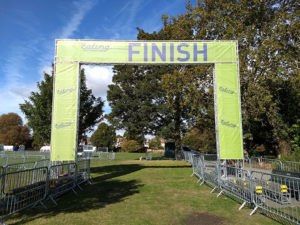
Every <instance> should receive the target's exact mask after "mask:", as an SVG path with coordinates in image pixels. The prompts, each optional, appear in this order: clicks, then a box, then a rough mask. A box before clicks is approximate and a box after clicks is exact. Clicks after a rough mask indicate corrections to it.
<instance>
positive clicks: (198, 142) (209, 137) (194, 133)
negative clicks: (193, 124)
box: [182, 128, 216, 153]
mask: <svg viewBox="0 0 300 225" xmlns="http://www.w3.org/2000/svg"><path fill="white" fill-rule="evenodd" d="M215 136H216V135H215V133H212V132H209V130H208V129H204V130H202V131H201V130H199V129H198V128H193V129H192V130H191V131H189V132H188V133H186V135H185V136H184V137H183V138H182V145H186V146H189V147H191V148H192V149H194V150H197V151H200V152H201V153H215V152H216V151H215V149H216V143H215Z"/></svg>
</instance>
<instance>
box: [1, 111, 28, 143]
mask: <svg viewBox="0 0 300 225" xmlns="http://www.w3.org/2000/svg"><path fill="white" fill-rule="evenodd" d="M29 139H30V134H29V128H28V127H27V126H23V121H22V118H21V117H20V116H19V115H18V114H16V113H8V114H2V115H1V116H0V143H2V144H5V145H25V144H26V143H27V141H28V140H29Z"/></svg>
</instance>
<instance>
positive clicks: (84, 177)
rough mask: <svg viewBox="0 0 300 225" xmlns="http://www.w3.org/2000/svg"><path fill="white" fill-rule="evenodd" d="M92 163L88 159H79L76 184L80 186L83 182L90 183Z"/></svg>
mask: <svg viewBox="0 0 300 225" xmlns="http://www.w3.org/2000/svg"><path fill="white" fill-rule="evenodd" d="M90 164H91V161H90V160H88V159H79V160H78V162H77V178H76V185H77V186H78V187H79V188H80V189H81V187H80V186H79V185H80V184H82V183H85V182H89V183H90Z"/></svg>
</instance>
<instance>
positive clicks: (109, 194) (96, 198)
mask: <svg viewBox="0 0 300 225" xmlns="http://www.w3.org/2000/svg"><path fill="white" fill-rule="evenodd" d="M186 167H190V165H181V166H169V165H166V166H155V165H149V166H147V165H139V164H124V165H122V164H121V165H108V166H100V167H92V168H91V173H92V174H93V178H92V184H85V185H83V186H82V188H83V191H80V190H78V189H77V191H78V196H75V195H74V194H73V193H72V192H70V193H68V194H66V195H64V196H62V197H61V198H59V199H57V202H58V206H54V205H53V204H52V203H51V202H50V201H47V202H46V205H47V206H48V209H47V210H45V209H43V208H42V207H36V208H33V209H28V210H25V211H22V212H20V213H19V214H16V215H14V216H13V217H12V218H15V219H17V221H16V222H12V223H11V222H9V224H13V225H21V224H24V223H28V222H30V221H34V220H36V219H38V218H50V217H53V216H56V215H57V214H59V213H76V212H86V211H89V210H92V209H98V208H102V207H105V206H106V205H109V204H114V203H117V202H121V201H123V200H124V199H125V198H127V197H128V196H131V195H134V194H137V193H139V188H140V187H142V186H143V185H144V184H142V183H141V182H140V181H138V180H135V179H133V180H129V181H121V180H119V179H118V177H119V176H123V175H126V174H130V173H133V172H136V171H139V170H141V169H144V168H174V169H175V168H177V169H179V168H186Z"/></svg>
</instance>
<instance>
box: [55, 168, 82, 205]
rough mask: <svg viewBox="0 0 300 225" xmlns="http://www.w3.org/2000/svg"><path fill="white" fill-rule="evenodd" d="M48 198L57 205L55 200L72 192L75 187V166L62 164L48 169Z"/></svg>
mask: <svg viewBox="0 0 300 225" xmlns="http://www.w3.org/2000/svg"><path fill="white" fill-rule="evenodd" d="M49 184H50V186H49V198H50V200H52V202H53V203H54V204H56V205H57V203H56V201H55V198H57V197H59V196H60V195H62V194H64V193H66V192H68V191H70V190H72V191H73V192H74V193H75V194H76V191H75V190H74V188H75V186H76V164H75V163H62V164H60V165H53V166H51V167H50V169H49Z"/></svg>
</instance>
